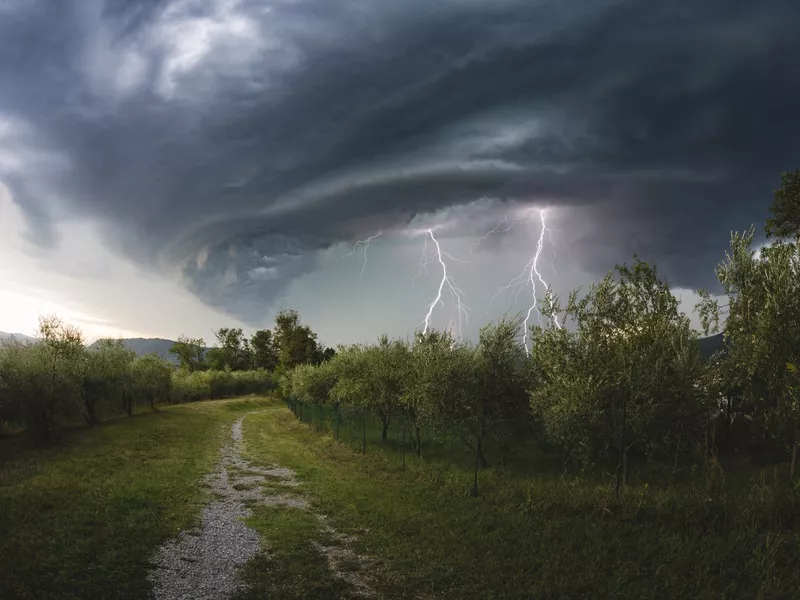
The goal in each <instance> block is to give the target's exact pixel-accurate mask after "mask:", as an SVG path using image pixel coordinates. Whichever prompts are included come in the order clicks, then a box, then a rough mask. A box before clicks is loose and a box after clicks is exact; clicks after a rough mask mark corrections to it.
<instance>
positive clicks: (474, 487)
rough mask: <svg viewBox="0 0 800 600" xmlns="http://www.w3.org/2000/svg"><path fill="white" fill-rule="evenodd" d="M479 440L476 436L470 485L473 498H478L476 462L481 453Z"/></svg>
mask: <svg viewBox="0 0 800 600" xmlns="http://www.w3.org/2000/svg"><path fill="white" fill-rule="evenodd" d="M481 441H482V440H481V438H480V436H478V439H477V441H476V442H475V481H474V482H473V484H472V491H471V494H472V497H473V498H475V497H477V496H478V462H479V460H480V457H481V456H482V454H483V453H482V452H481Z"/></svg>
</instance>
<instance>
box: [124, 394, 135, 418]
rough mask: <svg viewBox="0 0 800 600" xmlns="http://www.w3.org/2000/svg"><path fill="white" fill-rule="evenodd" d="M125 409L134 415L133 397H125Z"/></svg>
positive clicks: (130, 414) (129, 414)
mask: <svg viewBox="0 0 800 600" xmlns="http://www.w3.org/2000/svg"><path fill="white" fill-rule="evenodd" d="M125 410H126V411H127V412H128V416H129V417H132V416H133V398H125Z"/></svg>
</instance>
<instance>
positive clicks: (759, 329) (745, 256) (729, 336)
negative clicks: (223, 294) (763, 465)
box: [700, 229, 800, 474]
mask: <svg viewBox="0 0 800 600" xmlns="http://www.w3.org/2000/svg"><path fill="white" fill-rule="evenodd" d="M754 235H755V231H754V229H750V230H749V231H747V232H745V233H734V234H732V235H731V248H730V250H729V251H728V252H727V254H726V258H725V261H723V262H722V263H721V264H720V265H719V267H718V268H717V276H718V278H719V281H720V283H721V284H722V287H723V290H724V292H725V295H726V296H727V306H726V308H727V320H726V323H725V337H726V341H727V344H728V352H727V353H726V355H725V356H724V357H723V358H721V359H720V360H718V361H717V363H716V365H715V368H716V373H717V377H718V379H724V380H727V381H730V382H731V385H730V390H729V391H730V392H731V394H730V395H732V396H736V397H737V399H738V407H737V408H738V411H739V412H741V413H743V414H745V415H747V416H748V417H749V418H750V420H751V422H752V423H753V424H754V427H753V431H752V437H753V440H752V441H753V442H754V443H755V444H757V445H763V444H769V443H770V442H773V441H774V442H778V443H781V444H785V445H787V446H789V447H790V448H791V453H792V469H791V472H792V474H793V473H794V471H795V465H796V455H797V445H798V443H800V406H798V403H797V395H796V389H797V388H796V376H795V373H793V372H792V370H791V369H790V368H787V365H788V364H791V365H796V364H798V360H799V359H800V242H793V243H785V242H775V243H773V244H771V245H769V246H764V247H763V248H761V250H760V252H759V253H756V252H754V251H753V249H752V243H753V237H754ZM700 308H701V310H702V311H703V313H704V314H706V315H710V316H711V318H708V319H706V323H705V324H706V327H707V328H708V329H710V328H711V327H714V326H716V324H717V322H718V319H719V315H720V312H721V310H722V307H720V305H719V303H718V301H717V300H715V299H713V298H711V297H710V295H708V294H707V293H706V294H704V297H703V301H702V303H701V306H700ZM756 425H757V427H756Z"/></svg>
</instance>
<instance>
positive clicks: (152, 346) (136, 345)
mask: <svg viewBox="0 0 800 600" xmlns="http://www.w3.org/2000/svg"><path fill="white" fill-rule="evenodd" d="M174 343H175V342H174V341H173V340H167V339H163V338H123V339H122V344H123V345H124V346H125V347H126V348H127V349H128V350H133V351H134V352H135V353H136V355H137V356H144V355H145V354H157V355H158V356H160V357H161V358H164V359H166V360H168V361H169V362H171V363H174V364H178V359H177V358H176V357H175V355H174V354H170V353H169V349H170V348H171V347H172V344H174ZM96 344H97V342H94V343H93V344H90V345H89V347H90V348H91V347H93V346H95V345H96Z"/></svg>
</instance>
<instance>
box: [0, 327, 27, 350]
mask: <svg viewBox="0 0 800 600" xmlns="http://www.w3.org/2000/svg"><path fill="white" fill-rule="evenodd" d="M35 341H36V338H34V337H31V336H29V335H24V334H22V333H6V332H5V331H0V347H2V346H5V345H6V344H10V343H11V342H21V343H23V344H30V343H32V342H35Z"/></svg>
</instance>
